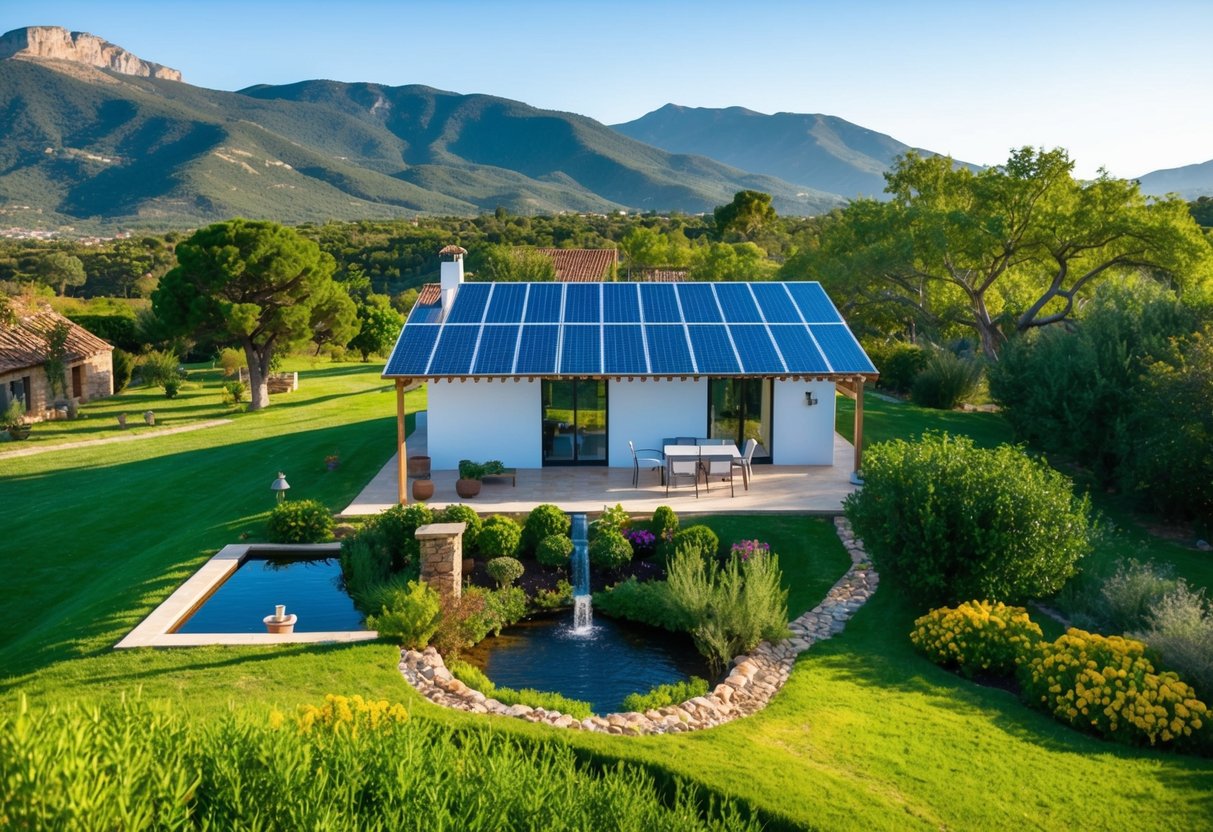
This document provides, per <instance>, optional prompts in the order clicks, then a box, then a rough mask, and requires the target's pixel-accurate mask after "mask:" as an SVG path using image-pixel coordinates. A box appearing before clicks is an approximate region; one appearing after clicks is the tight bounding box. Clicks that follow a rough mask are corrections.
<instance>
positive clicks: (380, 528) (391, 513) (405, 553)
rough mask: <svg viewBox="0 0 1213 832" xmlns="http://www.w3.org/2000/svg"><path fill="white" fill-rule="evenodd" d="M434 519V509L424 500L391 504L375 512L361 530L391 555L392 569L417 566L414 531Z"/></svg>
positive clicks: (418, 550) (418, 554)
mask: <svg viewBox="0 0 1213 832" xmlns="http://www.w3.org/2000/svg"><path fill="white" fill-rule="evenodd" d="M433 522H434V512H433V511H431V510H430V508H429V506H427V505H425V504H424V503H413V504H412V505H407V506H392V507H391V508H389V509H388V510H387V511H384V512H382V513H380V514H378V515H377V516H376V517H375V518H374V519H372V520H371V521H370V522H369V523H367V524H366V526H364V527H363V530H362V534H366V535H370V536H371V537H372V539H374V540H376V541H377V543H376V545H379V546H382V547H383V548H385V549H386V550H387V551H388V553H389V554H390V555H391V558H392V571H394V572H400V571H403V570H405V569H410V568H411V569H413V570H414V571H415V570H416V569H417V567H418V565H419V561H420V559H421V542H420V541H418V540H417V537H416V531H417V529H419V528H421V527H422V526H426V525H429V524H430V523H433Z"/></svg>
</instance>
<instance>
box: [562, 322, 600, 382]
mask: <svg viewBox="0 0 1213 832" xmlns="http://www.w3.org/2000/svg"><path fill="white" fill-rule="evenodd" d="M601 338H602V327H598V326H592V325H586V324H566V325H565V326H563V327H561V336H560V372H561V373H568V374H570V375H600V374H601V373H602V350H601Z"/></svg>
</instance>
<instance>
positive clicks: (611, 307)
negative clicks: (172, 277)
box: [602, 283, 640, 323]
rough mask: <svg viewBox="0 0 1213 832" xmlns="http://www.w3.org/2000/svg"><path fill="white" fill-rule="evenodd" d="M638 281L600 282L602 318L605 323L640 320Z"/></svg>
mask: <svg viewBox="0 0 1213 832" xmlns="http://www.w3.org/2000/svg"><path fill="white" fill-rule="evenodd" d="M639 285H640V284H639V283H604V284H602V319H603V320H604V321H606V322H607V323H636V322H638V321H639V320H640V296H639V295H638V294H637V293H636V289H637V287H638V286H639Z"/></svg>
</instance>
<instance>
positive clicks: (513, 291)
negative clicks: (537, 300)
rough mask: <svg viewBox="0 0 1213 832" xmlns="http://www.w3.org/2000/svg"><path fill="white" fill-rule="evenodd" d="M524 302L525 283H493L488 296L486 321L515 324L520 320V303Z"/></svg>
mask: <svg viewBox="0 0 1213 832" xmlns="http://www.w3.org/2000/svg"><path fill="white" fill-rule="evenodd" d="M525 302H526V284H525V283H494V284H493V296H492V297H491V298H489V311H488V314H487V315H485V317H484V320H485V322H486V323H494V324H516V323H519V322H520V321H521V320H522V305H523V304H524V303H525Z"/></svg>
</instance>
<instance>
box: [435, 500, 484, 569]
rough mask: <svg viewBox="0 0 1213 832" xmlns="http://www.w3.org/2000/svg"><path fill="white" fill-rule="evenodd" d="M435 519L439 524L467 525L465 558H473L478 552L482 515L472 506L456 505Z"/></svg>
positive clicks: (464, 533)
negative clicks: (477, 541)
mask: <svg viewBox="0 0 1213 832" xmlns="http://www.w3.org/2000/svg"><path fill="white" fill-rule="evenodd" d="M434 519H435V521H436V522H438V523H463V524H465V526H466V528H464V530H463V556H464V557H465V558H467V557H471V556H472V554H473V553H474V552H475V551H476V545H477V544H476V538H478V537H479V536H480V527H481V525H482V524H481V520H480V515H479V514H477V513H476V509H474V508H472V507H471V506H465V505H462V504H460V503H454V504H452V505H449V506H447V507H446V508H444V509H443V510H442V511H440V512H438V513H437V514H436V515H434Z"/></svg>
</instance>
